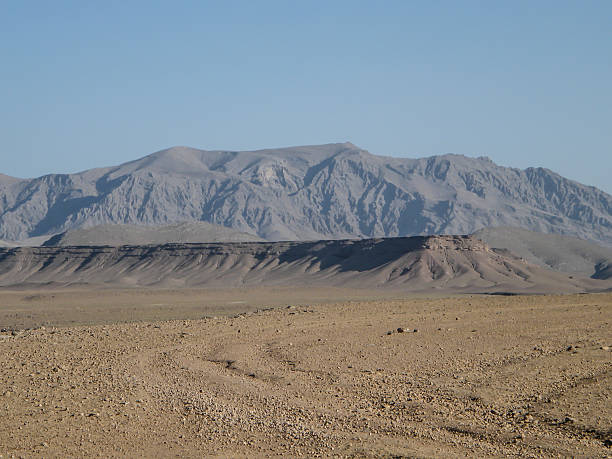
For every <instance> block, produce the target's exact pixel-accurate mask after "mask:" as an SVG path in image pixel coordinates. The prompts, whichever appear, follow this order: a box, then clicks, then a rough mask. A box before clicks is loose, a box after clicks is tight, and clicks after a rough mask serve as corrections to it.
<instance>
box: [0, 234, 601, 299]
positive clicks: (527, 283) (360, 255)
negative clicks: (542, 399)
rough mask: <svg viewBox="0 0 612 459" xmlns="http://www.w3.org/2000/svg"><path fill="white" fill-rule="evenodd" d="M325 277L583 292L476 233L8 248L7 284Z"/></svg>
mask: <svg viewBox="0 0 612 459" xmlns="http://www.w3.org/2000/svg"><path fill="white" fill-rule="evenodd" d="M87 285H89V286H97V287H113V288H116V287H162V288H179V287H213V288H236V287H245V286H302V287H304V286H326V287H339V286H343V287H355V288H380V287H384V288H393V289H395V288H396V289H399V290H402V291H422V292H451V291H452V292H455V293H457V292H464V293H466V292H471V293H476V292H480V293H487V292H489V293H493V292H521V293H529V292H531V293H545V292H552V291H554V292H583V291H587V290H588V291H599V290H604V289H606V288H609V287H610V282H609V281H607V280H593V279H586V278H574V277H568V275H567V274H562V273H557V272H553V271H549V270H545V269H542V268H540V267H537V266H535V265H529V264H527V263H525V262H524V261H522V260H521V259H519V258H517V257H515V256H513V255H512V254H510V253H509V252H507V251H501V252H499V251H495V250H491V249H490V248H489V247H488V246H486V244H484V243H483V242H482V241H480V240H478V239H476V238H472V237H469V236H425V237H423V236H421V237H411V238H386V239H362V240H340V241H337V240H335V241H317V242H275V243H270V242H243V243H215V244H164V245H149V246H142V245H137V246H120V247H111V246H98V247H93V246H80V247H78V246H77V247H18V248H0V286H3V287H12V288H37V287H41V286H44V287H79V286H87Z"/></svg>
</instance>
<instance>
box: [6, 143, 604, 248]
mask: <svg viewBox="0 0 612 459" xmlns="http://www.w3.org/2000/svg"><path fill="white" fill-rule="evenodd" d="M183 221H206V222H209V223H214V224H218V225H223V226H225V227H229V228H233V229H234V230H237V231H243V232H247V233H251V234H254V235H257V236H259V237H261V238H263V239H266V240H319V239H342V238H371V237H395V236H411V235H425V234H469V233H472V232H474V231H476V230H478V229H480V228H483V227H491V226H513V227H521V228H525V229H529V230H534V231H540V232H544V233H558V234H566V235H571V236H577V237H580V238H582V239H586V240H591V241H596V242H599V243H601V244H606V245H612V196H610V195H609V194H607V193H604V192H603V191H600V190H598V189H596V188H593V187H589V186H585V185H582V184H579V183H577V182H574V181H571V180H568V179H565V178H563V177H561V176H559V175H558V174H555V173H554V172H552V171H550V170H547V169H542V168H529V169H526V170H519V169H512V168H506V167H501V166H498V165H496V164H494V163H493V162H492V161H490V160H488V159H486V158H477V159H476V158H468V157H465V156H459V155H444V156H434V157H430V158H421V159H408V158H391V157H382V156H375V155H372V154H370V153H368V152H367V151H365V150H363V149H360V148H358V147H356V146H354V145H352V144H350V143H343V144H331V145H320V146H308V147H294V148H284V149H276V150H261V151H253V152H231V151H203V150H195V149H191V148H185V147H178V148H171V149H168V150H163V151H160V152H157V153H154V154H152V155H149V156H146V157H144V158H142V159H139V160H137V161H132V162H129V163H126V164H122V165H120V166H115V167H108V168H102V169H93V170H89V171H85V172H82V173H79V174H68V175H62V174H53V175H46V176H44V177H40V178H36V179H31V180H17V179H12V178H8V177H0V239H5V240H20V239H24V238H27V237H31V236H39V235H46V234H49V235H50V234H55V233H60V232H64V231H67V230H70V229H72V228H79V227H87V226H94V225H100V224H107V223H112V224H137V225H160V224H168V223H175V222H183Z"/></svg>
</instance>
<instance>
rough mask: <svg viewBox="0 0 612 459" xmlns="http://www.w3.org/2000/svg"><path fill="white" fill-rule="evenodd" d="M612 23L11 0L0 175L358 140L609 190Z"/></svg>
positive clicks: (0, 40) (482, 11)
mask: <svg viewBox="0 0 612 459" xmlns="http://www.w3.org/2000/svg"><path fill="white" fill-rule="evenodd" d="M610 24H612V1H609V0H604V1H589V0H581V1H572V2H568V1H562V0H554V1H546V0H538V1H531V0H529V1H520V0H512V1H493V2H492V1H470V0H464V1H461V2H456V1H436V0H427V1H422V2H417V1H407V0H406V1H390V0H389V1H370V2H363V1H358V0H351V1H333V0H327V1H320V2H319V1H307V2H294V1H265V0H258V1H256V2H254V1H233V0H224V1H218V2H207V1H193V2H191V1H186V0H185V1H154V0H148V1H130V0H122V1H112V0H105V1H103V2H100V1H86V0H78V1H61V0H55V1H53V2H49V1H10V0H7V1H3V2H0V172H1V173H4V174H7V175H12V176H17V177H35V176H40V175H44V174H47V173H69V172H76V171H80V170H84V169H89V168H93V167H101V166H109V165H115V164H120V163H123V162H126V161H129V160H132V159H136V158H139V157H142V156H145V155H147V154H149V153H153V152H155V151H158V150H161V149H164V148H167V147H170V146H174V145H186V146H190V147H195V148H201V149H210V150H212V149H224V150H253V149H259V148H272V147H282V146H292V145H309V144H323V143H331V142H344V141H351V142H352V143H354V144H356V145H358V146H360V147H362V148H365V149H367V150H368V151H370V152H371V153H374V154H379V155H389V156H401V157H411V158H414V157H422V156H432V155H436V154H445V153H458V154H464V155H468V156H482V155H486V156H489V157H490V158H491V159H492V160H493V161H495V162H496V163H498V164H501V165H504V166H512V167H519V168H526V167H531V166H533V167H537V166H542V167H547V168H549V169H552V170H554V171H556V172H558V173H560V174H562V175H564V176H566V177H569V178H571V179H574V180H578V181H580V182H582V183H586V184H588V185H594V186H597V187H599V188H601V189H603V190H605V191H607V192H608V193H612V27H611V26H610Z"/></svg>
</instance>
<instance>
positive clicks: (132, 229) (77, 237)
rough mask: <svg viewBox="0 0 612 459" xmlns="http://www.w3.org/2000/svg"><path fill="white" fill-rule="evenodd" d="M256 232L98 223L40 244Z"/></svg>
mask: <svg viewBox="0 0 612 459" xmlns="http://www.w3.org/2000/svg"><path fill="white" fill-rule="evenodd" d="M255 241H261V239H260V238H258V237H257V236H253V235H252V234H248V233H241V232H240V231H235V230H233V229H231V228H225V227H223V226H219V225H211V224H210V223H206V222H191V223H178V224H174V225H164V226H137V225H98V226H94V227H91V228H78V229H74V230H70V231H66V232H64V233H60V234H58V235H56V236H53V237H52V238H50V239H49V240H48V241H46V242H45V243H44V244H43V245H44V246H46V247H53V246H83V245H95V246H100V245H113V246H118V245H146V244H169V243H197V242H255Z"/></svg>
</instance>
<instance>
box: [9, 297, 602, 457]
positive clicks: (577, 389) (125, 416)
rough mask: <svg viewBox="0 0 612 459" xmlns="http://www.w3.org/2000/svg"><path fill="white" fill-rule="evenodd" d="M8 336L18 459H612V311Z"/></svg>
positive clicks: (280, 313) (258, 320) (333, 307)
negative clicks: (230, 458)
mask: <svg viewBox="0 0 612 459" xmlns="http://www.w3.org/2000/svg"><path fill="white" fill-rule="evenodd" d="M152 302H155V301H154V300H152ZM398 328H403V329H405V331H403V332H402V333H399V332H398V331H397V329H398ZM415 329H416V330H417V331H415ZM391 330H395V331H394V332H393V333H391V334H388V332H390V331H391ZM8 335H9V334H7V333H5V334H4V336H3V337H2V338H0V368H2V371H1V372H0V454H2V455H3V457H12V456H13V455H14V456H16V457H19V456H23V457H41V456H44V457H67V456H72V457H124V456H131V457H143V456H147V457H169V456H173V457H175V456H177V455H180V456H185V457H202V456H215V455H216V456H219V457H227V456H238V457H241V456H248V457H255V456H285V457H286V456H300V455H303V456H316V455H321V456H336V455H337V456H345V457H346V456H348V457H354V456H357V457H358V456H376V457H402V456H410V457H441V456H472V457H474V456H477V457H487V456H515V457H518V456H520V457H535V456H537V457H541V456H564V455H571V456H589V457H606V456H609V455H611V454H612V449H611V442H612V437H611V435H612V434H611V432H612V353H611V352H610V348H609V346H611V345H612V294H599V295H573V296H529V297H525V296H513V297H501V296H496V297H491V296H488V297H487V296H473V297H469V296H466V297H461V298H442V299H440V298H438V299H429V300H427V299H407V300H384V301H369V302H345V303H340V304H321V305H315V306H304V305H302V306H299V307H293V308H283V309H275V310H260V311H257V312H248V313H245V314H243V315H240V316H237V317H232V318H227V317H225V318H209V319H200V320H175V321H167V322H153V323H132V324H120V325H108V324H107V325H97V326H81V327H72V328H58V329H54V328H51V327H47V328H46V329H36V330H29V331H21V332H17V333H16V336H8Z"/></svg>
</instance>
